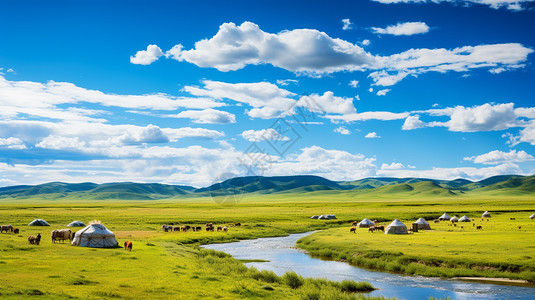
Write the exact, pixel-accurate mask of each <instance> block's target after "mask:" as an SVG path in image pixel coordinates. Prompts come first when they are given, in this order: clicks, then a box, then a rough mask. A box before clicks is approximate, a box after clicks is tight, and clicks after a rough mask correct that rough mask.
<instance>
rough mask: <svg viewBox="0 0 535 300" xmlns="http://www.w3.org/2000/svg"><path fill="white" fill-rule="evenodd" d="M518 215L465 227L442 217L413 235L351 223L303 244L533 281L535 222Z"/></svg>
mask: <svg viewBox="0 0 535 300" xmlns="http://www.w3.org/2000/svg"><path fill="white" fill-rule="evenodd" d="M513 215H515V213H506V214H503V215H496V217H494V218H493V219H492V220H490V221H486V220H485V221H481V219H476V221H475V223H476V224H477V225H478V226H483V229H482V230H477V229H476V228H475V227H473V226H472V225H470V223H465V224H464V225H463V227H464V228H460V226H457V227H453V226H451V225H450V223H449V222H441V223H439V224H436V223H432V224H431V226H432V228H433V229H434V230H430V231H420V232H418V233H414V234H408V235H385V234H383V233H382V232H379V233H369V232H368V230H367V228H358V229H357V233H356V234H353V233H350V232H349V228H350V225H348V226H346V227H343V228H332V229H327V230H324V231H321V232H316V233H314V234H312V235H310V236H307V237H304V238H302V239H300V240H299V241H298V243H297V246H298V247H300V248H302V249H304V250H306V251H308V252H309V253H310V254H311V255H313V256H316V257H321V258H324V259H329V260H341V261H346V262H348V263H350V264H352V265H355V266H358V267H363V268H367V269H372V270H380V271H387V272H392V273H401V274H410V275H420V276H427V277H444V278H456V277H469V278H482V280H485V278H505V279H507V280H522V282H523V283H525V282H527V284H528V285H533V284H534V282H535V260H534V259H533V258H534V257H535V248H533V244H532V240H531V239H529V238H527V237H528V236H529V235H530V233H532V232H533V231H534V229H535V228H534V227H535V224H534V223H535V222H530V221H531V220H529V219H527V218H526V220H519V221H516V220H515V221H511V220H510V218H511V217H510V216H513ZM405 223H406V224H408V225H410V222H407V221H405ZM480 223H481V224H482V225H480ZM385 225H388V224H387V223H385ZM518 226H521V228H522V229H521V230H519V229H518ZM507 280H501V281H500V282H501V283H507V282H508V281H507ZM494 282H498V280H497V279H495V281H494ZM511 283H514V284H518V282H514V281H511Z"/></svg>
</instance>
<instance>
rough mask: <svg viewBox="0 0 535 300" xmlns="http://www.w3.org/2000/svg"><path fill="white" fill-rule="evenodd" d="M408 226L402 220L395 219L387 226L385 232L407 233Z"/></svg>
mask: <svg viewBox="0 0 535 300" xmlns="http://www.w3.org/2000/svg"><path fill="white" fill-rule="evenodd" d="M407 233H409V232H408V231H407V226H405V224H403V223H401V221H400V220H398V219H395V220H394V221H393V222H392V223H390V225H388V226H387V227H386V230H385V234H407Z"/></svg>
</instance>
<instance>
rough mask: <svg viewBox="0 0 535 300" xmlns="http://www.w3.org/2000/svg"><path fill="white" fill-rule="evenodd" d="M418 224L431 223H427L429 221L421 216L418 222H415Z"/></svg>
mask: <svg viewBox="0 0 535 300" xmlns="http://www.w3.org/2000/svg"><path fill="white" fill-rule="evenodd" d="M414 223H416V224H425V225H429V223H427V221H426V220H425V219H424V218H419V219H418V220H416V222H414Z"/></svg>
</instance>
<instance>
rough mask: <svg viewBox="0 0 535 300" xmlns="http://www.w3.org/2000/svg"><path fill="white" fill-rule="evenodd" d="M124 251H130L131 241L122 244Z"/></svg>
mask: <svg viewBox="0 0 535 300" xmlns="http://www.w3.org/2000/svg"><path fill="white" fill-rule="evenodd" d="M124 250H126V251H132V242H131V241H126V242H124Z"/></svg>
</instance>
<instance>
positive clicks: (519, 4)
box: [373, 0, 534, 11]
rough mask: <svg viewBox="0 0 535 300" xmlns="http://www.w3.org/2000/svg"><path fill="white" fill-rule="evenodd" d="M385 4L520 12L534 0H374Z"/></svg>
mask: <svg viewBox="0 0 535 300" xmlns="http://www.w3.org/2000/svg"><path fill="white" fill-rule="evenodd" d="M373 1H375V2H380V3H384V4H397V3H441V2H449V3H453V4H461V5H464V6H465V5H469V4H481V5H488V6H489V7H491V8H494V9H499V8H505V9H508V10H513V11H520V10H524V9H525V6H524V5H525V4H527V3H529V2H533V1H534V0H373Z"/></svg>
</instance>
